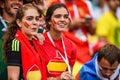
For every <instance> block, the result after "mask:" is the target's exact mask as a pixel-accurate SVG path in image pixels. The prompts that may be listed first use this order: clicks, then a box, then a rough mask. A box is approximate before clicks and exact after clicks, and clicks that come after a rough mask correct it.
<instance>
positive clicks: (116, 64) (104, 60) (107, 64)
mask: <svg viewBox="0 0 120 80" xmlns="http://www.w3.org/2000/svg"><path fill="white" fill-rule="evenodd" d="M99 64H100V65H102V66H105V67H116V66H118V64H119V63H118V61H115V62H114V63H113V65H111V64H110V63H109V61H108V60H106V59H105V58H102V59H101V61H100V62H99Z"/></svg>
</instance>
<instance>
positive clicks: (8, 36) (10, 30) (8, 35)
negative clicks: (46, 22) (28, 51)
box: [2, 3, 42, 59]
mask: <svg viewBox="0 0 120 80" xmlns="http://www.w3.org/2000/svg"><path fill="white" fill-rule="evenodd" d="M31 8H33V9H36V10H37V11H38V13H39V14H40V17H41V15H42V11H41V10H40V9H38V8H37V7H35V6H33V5H32V4H31V3H28V4H25V5H23V6H22V7H21V8H20V9H19V10H18V12H17V15H16V18H15V20H13V22H11V23H10V24H9V25H8V27H7V30H6V32H5V35H4V37H3V45H2V48H3V58H4V59H6V49H7V44H8V43H9V42H10V41H11V40H12V39H13V38H14V36H15V34H16V31H17V30H20V27H19V26H18V25H17V23H16V20H17V19H19V20H20V21H21V20H22V18H23V17H24V13H25V11H27V10H28V9H31Z"/></svg>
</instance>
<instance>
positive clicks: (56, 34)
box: [49, 31, 62, 40]
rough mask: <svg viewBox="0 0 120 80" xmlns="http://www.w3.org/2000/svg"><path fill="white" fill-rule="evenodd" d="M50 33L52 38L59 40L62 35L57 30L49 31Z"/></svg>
mask: <svg viewBox="0 0 120 80" xmlns="http://www.w3.org/2000/svg"><path fill="white" fill-rule="evenodd" d="M49 33H50V35H51V37H52V39H54V40H59V39H61V37H62V33H58V32H55V31H49Z"/></svg>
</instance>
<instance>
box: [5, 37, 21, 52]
mask: <svg viewBox="0 0 120 80" xmlns="http://www.w3.org/2000/svg"><path fill="white" fill-rule="evenodd" d="M7 50H8V51H9V50H10V51H18V52H19V51H20V42H19V41H18V40H17V39H15V38H14V39H12V40H11V41H10V42H9V43H8V44H7Z"/></svg>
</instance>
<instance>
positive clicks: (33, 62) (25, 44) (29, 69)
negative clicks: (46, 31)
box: [15, 30, 46, 80]
mask: <svg viewBox="0 0 120 80" xmlns="http://www.w3.org/2000/svg"><path fill="white" fill-rule="evenodd" d="M15 38H16V39H17V40H19V41H20V44H21V57H22V58H21V59H22V67H23V75H24V80H46V71H45V65H44V63H43V58H42V54H41V51H40V47H39V46H40V45H39V41H38V40H32V42H33V45H34V48H33V47H32V45H31V44H30V41H29V40H28V39H27V38H26V37H25V36H24V35H23V33H22V32H21V31H20V30H18V31H17V33H16V35H15ZM43 72H44V74H43Z"/></svg>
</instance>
